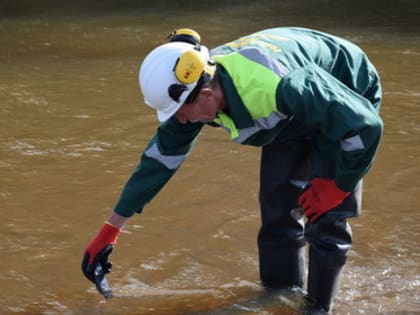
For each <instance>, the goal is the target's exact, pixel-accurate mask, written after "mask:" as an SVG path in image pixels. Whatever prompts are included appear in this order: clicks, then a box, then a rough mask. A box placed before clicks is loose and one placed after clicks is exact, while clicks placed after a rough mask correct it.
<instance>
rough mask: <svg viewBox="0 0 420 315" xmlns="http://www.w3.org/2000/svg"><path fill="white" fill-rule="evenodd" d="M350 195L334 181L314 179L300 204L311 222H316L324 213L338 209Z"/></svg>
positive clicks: (299, 201)
mask: <svg viewBox="0 0 420 315" xmlns="http://www.w3.org/2000/svg"><path fill="white" fill-rule="evenodd" d="M348 195H350V192H345V191H342V190H341V189H340V188H338V187H337V185H336V184H335V181H334V180H332V179H323V178H314V179H313V180H312V181H311V185H310V186H309V188H308V189H306V190H305V191H304V192H303V193H302V195H301V196H300V197H299V200H298V203H299V205H300V206H301V207H302V209H303V211H304V213H305V215H306V216H307V217H308V218H309V221H310V222H315V221H316V220H318V219H319V217H320V216H322V215H323V214H324V213H326V212H328V211H329V210H331V209H333V208H335V207H337V206H338V205H339V204H340V203H342V202H343V200H344V199H345V198H346V197H347V196H348Z"/></svg>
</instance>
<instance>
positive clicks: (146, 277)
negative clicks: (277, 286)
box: [0, 0, 420, 315]
mask: <svg viewBox="0 0 420 315" xmlns="http://www.w3.org/2000/svg"><path fill="white" fill-rule="evenodd" d="M359 2H361V1H353V2H352V3H348V4H346V2H342V3H341V4H340V5H337V6H333V5H332V2H330V1H318V2H309V1H293V2H292V1H281V2H279V1H266V2H265V4H264V5H261V4H259V3H257V2H249V3H243V2H241V3H239V1H236V2H235V1H233V2H230V3H229V4H224V5H223V6H215V5H212V4H210V2H207V1H202V2H200V4H197V3H196V2H192V1H180V2H179V3H178V5H175V4H174V3H175V2H172V1H157V2H155V3H154V4H153V5H146V6H145V5H144V4H142V1H140V2H137V4H136V2H135V1H114V2H112V1H110V2H107V3H106V4H104V7H103V8H102V11H101V10H97V8H96V5H97V4H96V3H95V2H89V1H87V2H86V1H83V2H82V1H76V2H72V4H71V5H70V4H66V5H64V7H62V8H61V9H60V8H57V7H55V6H54V3H53V1H45V2H43V5H32V4H33V2H32V1H30V0H25V1H20V2H19V4H18V3H15V2H13V1H2V2H1V3H0V18H1V19H0V136H1V142H0V156H1V159H0V170H1V177H0V201H1V211H0V237H1V239H2V242H1V243H0V251H1V253H2V258H1V260H0V291H1V292H2V294H1V295H0V313H1V314H219V315H220V314H293V313H294V308H293V307H294V306H295V304H294V303H299V296H287V294H286V293H281V294H280V295H278V296H269V297H267V296H264V295H263V293H262V291H261V289H260V287H259V285H258V275H257V270H258V265H257V254H256V241H255V237H256V233H257V229H258V225H259V210H258V204H257V202H256V199H257V189H258V187H257V185H258V184H257V182H258V159H259V152H258V150H256V149H255V148H247V147H242V146H238V145H235V144H233V143H231V142H230V141H229V140H228V137H227V136H226V135H225V134H224V133H223V131H220V130H213V129H205V130H204V132H203V134H202V135H201V136H200V139H199V141H198V143H197V145H196V146H195V148H194V151H193V154H191V156H190V157H189V159H188V161H187V162H186V163H185V164H184V165H183V166H182V169H181V170H180V172H179V173H178V174H177V176H176V177H175V178H174V179H173V180H172V181H171V183H170V184H168V186H167V187H166V188H165V189H164V190H163V192H162V193H161V194H160V195H159V197H158V198H156V199H155V200H154V201H153V202H152V203H151V204H150V205H149V206H148V207H147V208H146V211H145V213H144V214H143V215H142V216H138V217H135V218H133V219H132V220H131V221H130V224H129V225H128V226H127V228H126V230H125V232H124V233H123V235H122V236H121V241H120V242H119V244H118V247H117V249H116V251H115V254H114V256H113V260H114V263H115V264H114V268H113V272H112V274H111V275H110V277H109V279H110V282H111V284H112V285H113V286H114V289H115V292H116V298H115V299H112V300H109V301H103V300H102V299H101V298H100V297H99V296H98V295H97V294H96V292H95V291H94V288H93V287H92V286H91V285H90V284H89V283H87V281H86V280H85V279H84V278H83V277H82V275H81V272H80V271H79V260H80V259H81V253H82V251H83V248H84V246H85V245H86V243H87V241H88V240H89V239H90V238H91V237H92V236H93V235H94V234H95V233H96V231H97V230H98V228H99V227H100V226H101V224H102V220H103V219H104V218H105V217H106V215H107V214H108V213H109V211H110V210H111V208H112V207H113V205H114V202H115V201H116V200H117V198H118V195H119V192H120V189H121V186H122V185H123V184H124V182H125V180H126V179H127V177H128V176H129V174H130V172H131V170H132V169H133V167H134V166H135V165H136V164H137V161H138V158H139V154H140V152H141V151H142V149H143V147H144V146H145V145H146V143H147V141H148V139H149V137H150V136H151V134H152V133H153V131H154V129H155V128H156V119H155V115H154V113H153V112H152V111H151V110H149V109H148V108H147V107H146V106H144V105H143V103H142V100H141V95H140V92H139V90H138V85H137V70H138V65H139V62H140V60H141V59H142V58H143V57H144V55H145V53H146V52H147V51H148V50H150V49H151V48H152V47H154V46H155V45H156V44H158V43H159V42H161V40H162V39H163V37H164V36H165V35H166V34H167V33H168V32H169V31H170V30H172V29H173V28H175V27H178V26H191V27H194V28H196V29H197V30H198V31H200V32H201V34H202V37H203V40H204V41H205V42H206V43H208V44H209V45H210V46H213V45H216V44H219V43H221V42H224V41H227V40H231V39H233V38H235V37H237V36H240V35H243V34H245V33H247V32H251V31H255V30H258V29H261V28H265V27H271V26H275V25H301V26H309V27H316V28H320V29H323V30H327V31H330V32H334V33H336V34H338V35H342V36H345V37H346V38H349V39H351V40H353V41H355V42H357V43H358V44H359V45H361V46H362V47H363V48H364V49H365V50H366V51H367V52H368V53H369V55H370V57H371V59H372V60H373V62H374V63H375V64H376V65H377V67H378V69H379V71H380V73H381V75H382V78H383V85H384V90H385V94H384V96H385V98H384V103H383V107H382V108H383V110H382V113H383V116H384V120H385V127H386V129H385V135H384V139H383V143H382V146H381V149H380V154H379V155H378V157H377V162H376V165H375V167H374V169H373V170H372V171H371V173H370V174H369V176H368V177H367V180H366V184H365V195H364V212H363V215H362V217H361V218H359V219H356V220H353V221H352V226H353V232H354V235H355V245H354V248H353V250H352V251H351V255H350V258H349V263H348V264H347V266H346V272H345V274H344V277H343V281H342V286H341V290H340V293H339V296H338V299H337V307H336V310H337V314H416V312H417V314H418V309H419V308H420V276H419V274H420V268H419V262H420V253H419V241H418V240H419V238H420V235H419V234H420V218H419V212H418V207H417V205H418V204H419V197H418V195H419V194H418V192H419V189H418V187H419V181H418V178H419V177H420V167H419V165H420V164H419V156H420V149H419V146H418V143H419V139H420V106H419V105H420V89H419V86H420V75H419V74H420V58H419V56H420V37H419V34H420V33H419V30H420V27H419V25H418V22H417V14H418V13H419V11H420V6H418V5H413V4H412V5H410V6H409V5H408V3H409V2H408V1H402V2H401V3H402V5H399V6H393V7H392V12H391V13H390V12H386V8H385V6H377V5H376V2H375V3H374V4H372V5H370V4H363V3H359ZM139 4H140V5H139ZM369 6H372V7H369ZM363 7H365V8H368V9H369V10H367V9H366V10H362V8H363ZM346 8H347V9H346ZM349 8H352V9H354V10H350V9H349ZM174 12H175V13H176V14H174ZM343 12H346V14H345V15H344V14H343ZM48 13H50V14H48ZM67 13H69V14H67ZM98 13H105V15H104V16H102V15H101V14H98ZM181 13H182V14H181ZM348 13H351V14H350V15H349V14H348ZM210 156H211V158H210ZM203 164H205V167H203ZM220 167H223V174H224V177H223V178H220V177H219V176H216V174H218V173H219V172H218V171H219V170H220ZM231 187H235V189H234V190H233V189H231ZM174 196H177V197H178V196H180V197H179V198H174Z"/></svg>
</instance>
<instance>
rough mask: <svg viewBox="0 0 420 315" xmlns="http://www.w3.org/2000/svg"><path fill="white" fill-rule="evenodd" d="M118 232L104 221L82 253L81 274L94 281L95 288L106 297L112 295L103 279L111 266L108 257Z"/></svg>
mask: <svg viewBox="0 0 420 315" xmlns="http://www.w3.org/2000/svg"><path fill="white" fill-rule="evenodd" d="M120 233H121V230H120V229H118V228H116V227H114V226H113V225H111V224H109V223H105V224H104V226H103V227H102V229H101V230H100V231H99V233H98V235H97V236H96V237H95V238H94V239H93V240H92V241H91V242H90V243H89V245H88V246H87V247H86V249H85V252H84V255H83V260H82V271H83V274H84V275H85V276H86V278H88V279H89V280H90V281H92V282H93V283H95V285H96V288H97V290H98V291H99V292H100V293H101V294H102V295H103V296H104V297H106V298H109V297H111V296H112V290H111V288H110V286H109V285H108V281H107V280H106V279H105V275H106V274H107V273H108V272H110V270H111V267H112V264H111V262H109V260H108V259H109V255H111V253H112V250H113V248H114V246H115V244H116V243H117V240H118V236H119V235H120Z"/></svg>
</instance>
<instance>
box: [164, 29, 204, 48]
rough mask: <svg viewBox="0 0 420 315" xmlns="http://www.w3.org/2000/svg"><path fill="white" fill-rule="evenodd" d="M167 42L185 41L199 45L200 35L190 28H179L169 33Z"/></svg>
mask: <svg viewBox="0 0 420 315" xmlns="http://www.w3.org/2000/svg"><path fill="white" fill-rule="evenodd" d="M168 42H186V43H190V44H192V45H199V44H200V42H201V37H200V34H198V33H197V32H196V31H194V30H193V29H191V28H179V29H176V30H174V31H172V33H171V34H169V36H168Z"/></svg>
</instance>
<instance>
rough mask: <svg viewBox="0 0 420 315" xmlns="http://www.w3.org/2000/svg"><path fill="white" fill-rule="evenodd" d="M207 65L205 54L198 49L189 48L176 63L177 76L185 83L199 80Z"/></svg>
mask: <svg viewBox="0 0 420 315" xmlns="http://www.w3.org/2000/svg"><path fill="white" fill-rule="evenodd" d="M205 65H206V62H205V61H204V59H203V56H202V55H201V54H200V53H199V52H198V51H197V50H195V49H191V50H187V51H186V52H184V53H183V54H182V55H181V57H179V58H178V60H177V62H176V64H175V68H174V71H175V76H176V78H177V79H178V81H179V82H181V83H183V84H191V83H194V82H197V81H198V79H199V78H200V76H201V74H202V73H203V71H204V67H205Z"/></svg>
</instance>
